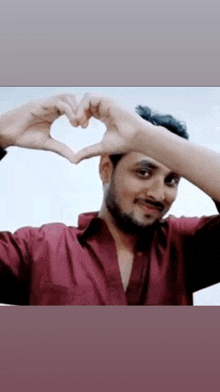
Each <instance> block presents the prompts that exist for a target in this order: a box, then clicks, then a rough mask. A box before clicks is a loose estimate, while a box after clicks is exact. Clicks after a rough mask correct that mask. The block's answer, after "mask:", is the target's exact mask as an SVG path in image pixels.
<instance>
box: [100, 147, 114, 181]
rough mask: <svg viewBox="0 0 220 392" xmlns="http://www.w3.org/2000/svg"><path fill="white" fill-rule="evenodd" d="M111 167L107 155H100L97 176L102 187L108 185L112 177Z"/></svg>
mask: <svg viewBox="0 0 220 392" xmlns="http://www.w3.org/2000/svg"><path fill="white" fill-rule="evenodd" d="M112 171H113V166H112V163H111V160H110V159H109V156H108V155H107V154H105V155H102V156H101V159H100V163H99V175H100V178H101V180H102V182H103V185H105V184H107V183H109V182H110V181H111V177H112Z"/></svg>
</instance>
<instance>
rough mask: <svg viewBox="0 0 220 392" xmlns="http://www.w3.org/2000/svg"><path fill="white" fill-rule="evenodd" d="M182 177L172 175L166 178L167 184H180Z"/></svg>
mask: <svg viewBox="0 0 220 392" xmlns="http://www.w3.org/2000/svg"><path fill="white" fill-rule="evenodd" d="M179 180H180V178H179V177H178V176H170V177H168V178H167V179H166V184H167V185H168V186H177V185H178V184H179Z"/></svg>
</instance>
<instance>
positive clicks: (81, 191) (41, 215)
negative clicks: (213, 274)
mask: <svg viewBox="0 0 220 392" xmlns="http://www.w3.org/2000/svg"><path fill="white" fill-rule="evenodd" d="M58 92H73V93H76V94H77V96H78V98H79V99H80V98H81V97H82V96H83V94H84V93H85V92H95V93H103V94H107V95H109V96H111V97H113V98H116V99H117V100H118V101H119V102H120V103H121V104H123V105H125V106H127V107H128V108H130V109H131V110H134V108H135V107H136V106H137V105H146V106H149V107H150V108H152V109H153V110H155V111H159V112H161V113H165V114H172V115H173V116H174V117H176V118H177V119H179V120H181V121H184V122H185V123H186V125H187V129H188V132H189V135H190V140H191V141H194V142H196V143H198V144H200V145H203V146H206V147H208V148H211V149H213V150H215V151H219V152H220V88H219V87H63V88H62V87H0V112H5V111H7V110H10V109H13V108H14V107H16V106H18V105H21V104H23V103H25V102H27V101H28V100H30V99H37V98H42V97H47V96H49V95H52V94H56V93H58ZM104 130H105V127H104V125H103V124H101V123H99V122H98V121H97V120H95V119H92V121H91V124H90V127H89V128H88V129H85V130H83V129H80V128H72V127H71V126H70V124H69V122H68V120H67V119H66V118H65V117H61V118H60V119H58V120H57V121H56V122H55V123H54V124H53V126H52V135H53V137H55V138H57V139H59V140H60V141H62V142H64V143H66V144H67V145H69V146H70V147H71V148H72V149H73V150H75V151H76V150H79V149H81V148H83V147H85V146H87V145H89V144H93V143H96V142H98V141H100V140H101V138H102V135H103V132H104ZM98 163H99V158H92V159H90V160H86V161H83V162H81V163H80V164H79V165H77V166H75V165H72V164H70V163H69V162H68V161H67V160H65V159H64V158H62V157H60V156H58V155H56V154H54V153H52V152H45V151H36V150H28V149H21V148H16V147H11V148H9V149H8V154H7V156H6V157H5V158H4V159H3V160H2V161H1V165H0V171H1V187H0V202H1V206H2V211H1V219H0V230H10V231H12V232H13V231H14V230H16V229H17V228H19V227H22V226H40V225H42V224H44V223H50V222H63V223H65V224H67V225H71V226H72V225H76V224H77V217H78V215H79V214H80V213H82V212H88V211H98V210H99V208H100V205H101V202H102V185H101V181H100V179H99V175H98ZM169 213H170V214H173V215H175V216H181V215H184V216H202V215H211V214H216V208H215V206H214V204H213V202H212V200H211V199H210V198H209V197H208V196H207V195H205V194H204V193H203V192H202V191H200V190H199V189H198V188H196V187H195V186H193V185H192V184H190V183H189V182H187V181H186V180H181V182H180V186H179V194H178V197H177V200H176V202H175V203H174V205H173V207H172V208H171V210H170V211H169ZM194 304H195V305H220V284H218V285H214V286H212V287H210V288H208V289H205V290H201V291H200V292H197V293H196V294H195V295H194Z"/></svg>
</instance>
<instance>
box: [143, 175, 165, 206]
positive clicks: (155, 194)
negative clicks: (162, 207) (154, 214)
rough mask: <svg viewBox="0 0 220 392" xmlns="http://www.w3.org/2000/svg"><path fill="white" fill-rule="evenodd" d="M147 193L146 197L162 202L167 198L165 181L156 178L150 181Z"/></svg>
mask: <svg viewBox="0 0 220 392" xmlns="http://www.w3.org/2000/svg"><path fill="white" fill-rule="evenodd" d="M145 194H146V197H149V198H151V199H154V200H155V201H158V202H161V203H162V202H163V201H164V200H165V198H166V194H165V186H164V182H163V181H162V180H160V179H155V180H154V181H152V182H151V184H149V183H148V185H147V187H146V190H145Z"/></svg>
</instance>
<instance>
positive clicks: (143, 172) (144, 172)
mask: <svg viewBox="0 0 220 392" xmlns="http://www.w3.org/2000/svg"><path fill="white" fill-rule="evenodd" d="M135 173H136V174H137V175H138V177H140V178H143V179H145V178H148V177H150V171H149V170H146V169H138V170H136V171H135Z"/></svg>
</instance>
